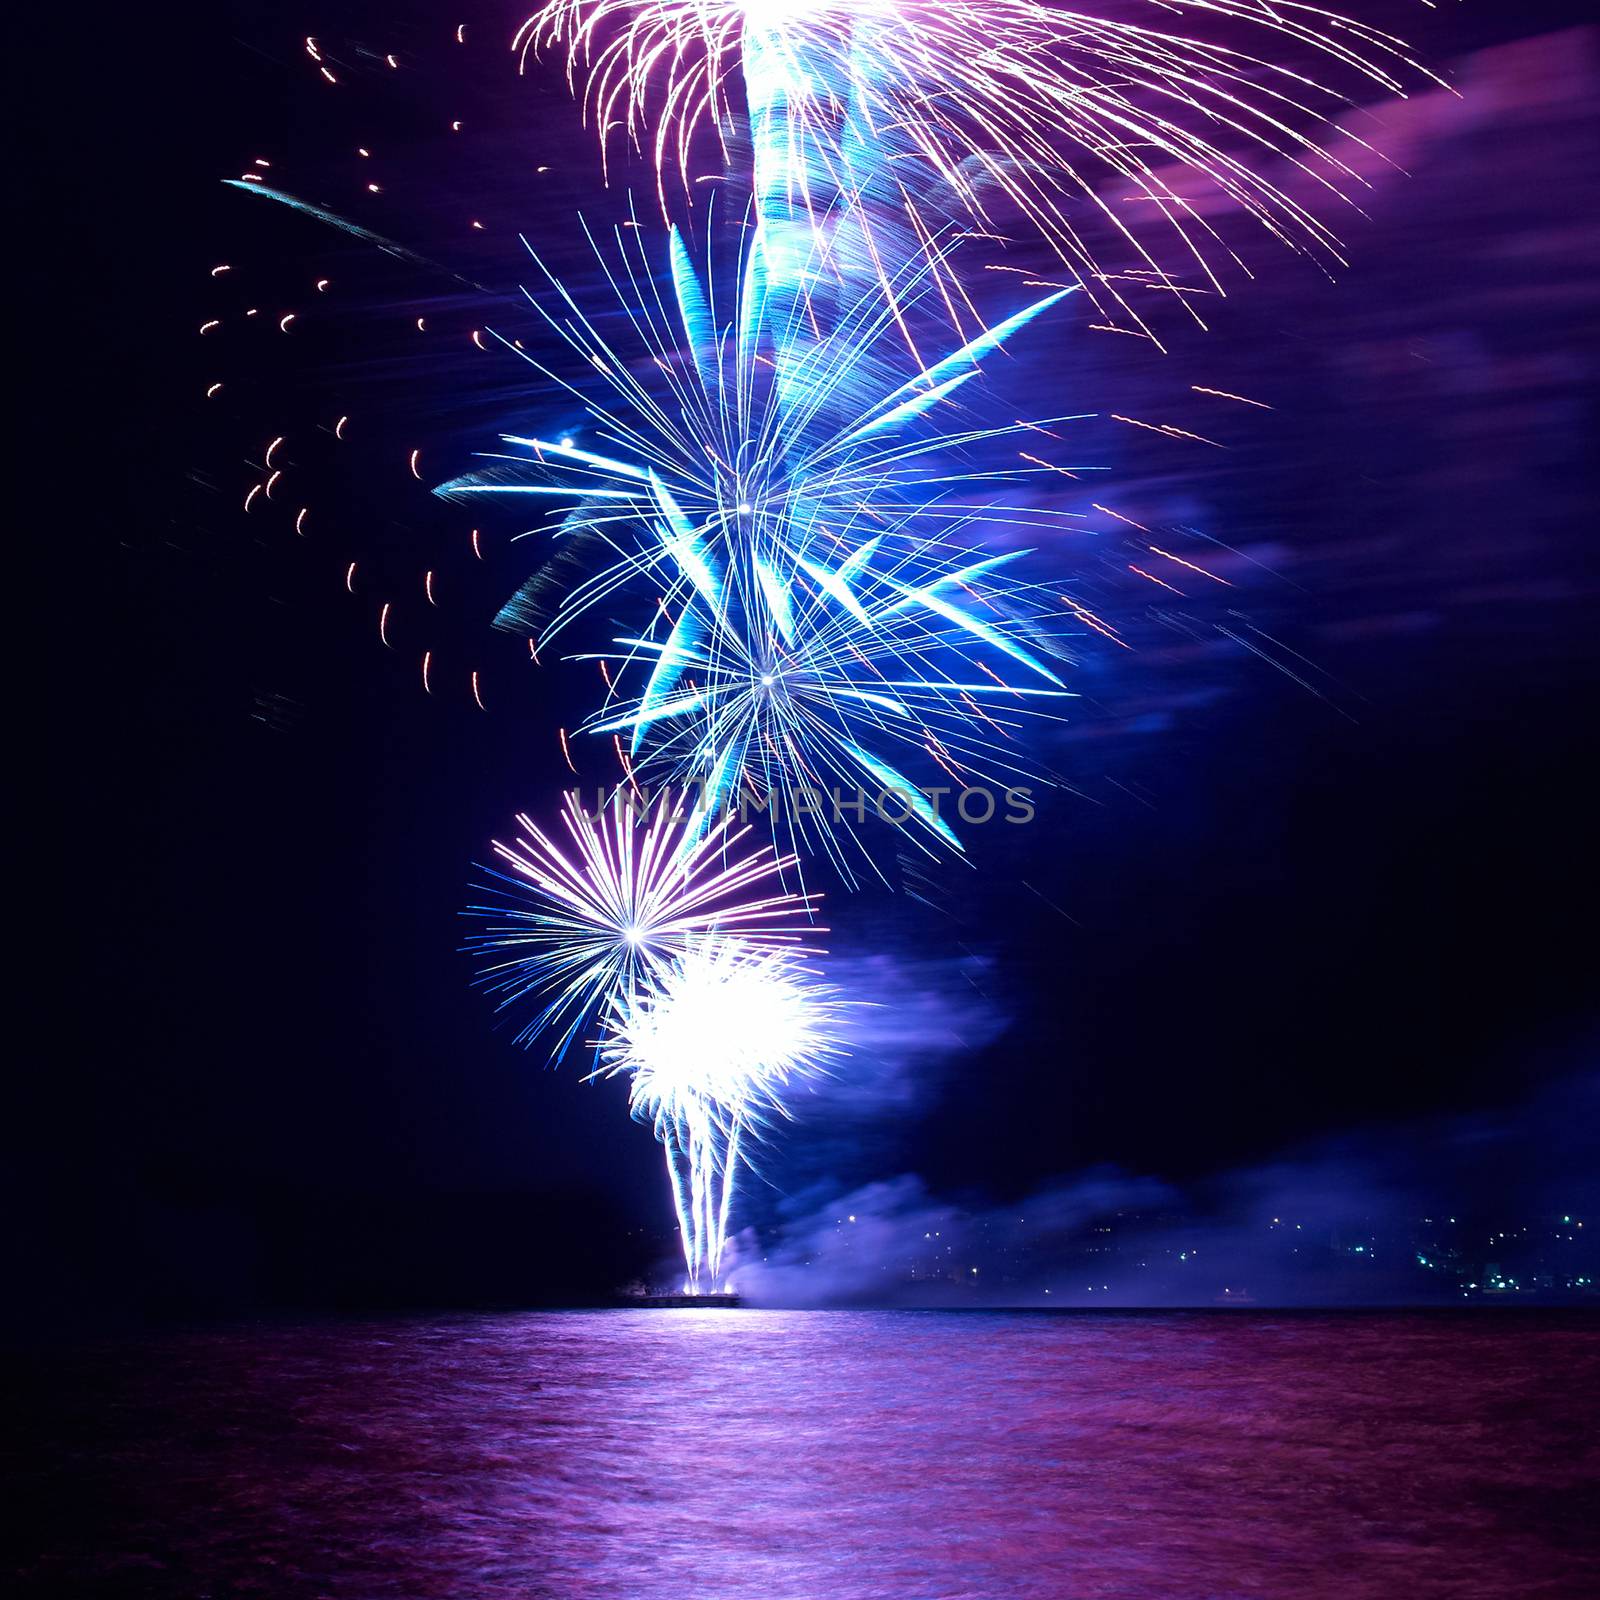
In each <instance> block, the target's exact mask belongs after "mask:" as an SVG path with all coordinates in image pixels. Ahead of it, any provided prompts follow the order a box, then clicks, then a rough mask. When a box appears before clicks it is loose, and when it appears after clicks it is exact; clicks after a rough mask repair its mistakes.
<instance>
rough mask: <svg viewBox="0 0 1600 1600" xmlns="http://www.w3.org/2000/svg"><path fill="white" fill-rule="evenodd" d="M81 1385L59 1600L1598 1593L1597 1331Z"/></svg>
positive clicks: (1274, 1322)
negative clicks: (116, 1599) (79, 1598)
mask: <svg viewBox="0 0 1600 1600" xmlns="http://www.w3.org/2000/svg"><path fill="white" fill-rule="evenodd" d="M49 1381H50V1383H51V1385H52V1388H55V1387H56V1386H58V1387H59V1392H56V1393H53V1394H52V1398H51V1404H52V1406H61V1405H64V1406H66V1407H67V1408H68V1413H69V1415H68V1417H67V1420H66V1421H65V1423H64V1424H63V1423H60V1422H58V1423H57V1424H56V1425H55V1427H54V1428H53V1430H52V1438H51V1440H50V1442H49V1444H48V1445H47V1446H46V1447H45V1466H46V1470H47V1474H49V1480H48V1481H49V1487H50V1489H51V1492H52V1497H53V1498H54V1499H55V1500H56V1501H58V1502H60V1503H61V1505H62V1510H61V1512H60V1514H59V1516H58V1517H52V1516H49V1515H46V1516H45V1518H44V1527H43V1532H44V1533H45V1535H46V1539H47V1546H48V1548H47V1553H46V1555H45V1556H44V1558H43V1560H42V1561H41V1562H40V1563H38V1564H37V1565H35V1566H33V1567H32V1568H31V1575H32V1576H33V1577H34V1578H36V1579H37V1580H38V1581H39V1582H40V1583H41V1584H42V1585H49V1586H53V1587H54V1592H57V1593H75V1594H80V1595H100V1594H106V1595H118V1596H121V1595H151V1596H179V1595H183V1596H199V1595H213V1596H219V1597H221V1596H236V1595H285V1596H300V1595H329V1596H338V1597H344V1596H351V1597H355V1596H359V1597H361V1600H378V1597H385V1600H387V1597H406V1600H435V1597H437V1600H476V1597H485V1600H489V1597H493V1600H500V1597H508V1600H509V1597H513V1596H515V1597H518V1600H531V1597H538V1596H575V1597H589V1596H595V1597H599V1596H607V1597H609V1596H619V1597H622V1596H626V1597H629V1600H653V1597H656V1596H668V1595H671V1596H675V1597H676V1596H704V1597H721V1596H730V1597H731V1596H760V1597H766V1600H791V1597H792V1600H821V1597H841V1600H854V1597H859V1600H875V1597H894V1600H902V1597H904V1600H912V1597H915V1600H924V1597H927V1600H932V1597H955V1596H963V1597H965V1596H972V1597H984V1600H988V1597H995V1596H1018V1597H1025V1600H1033V1597H1052V1600H1053V1597H1058V1596H1108V1597H1114V1600H1146V1597H1149V1600H1167V1597H1172V1600H1201V1597H1223V1596H1246V1595H1248V1596H1274V1597H1276V1596H1305V1595H1311V1596H1322V1595H1328V1596H1340V1597H1344V1596H1350V1597H1361V1600H1366V1597H1371V1600H1393V1597H1396V1596H1404V1597H1405V1600H1425V1597H1429V1596H1441V1597H1443V1596H1449V1597H1451V1600H1464V1597H1475V1596H1483V1597H1485V1600H1489V1597H1493V1600H1505V1597H1507V1596H1513V1595H1540V1596H1568V1595H1572V1596H1576V1595H1578V1594H1580V1593H1585V1592H1591V1593H1592V1592H1595V1591H1594V1589H1593V1588H1592V1587H1588V1586H1587V1585H1591V1584H1593V1582H1594V1580H1595V1575H1596V1568H1595V1567H1594V1566H1593V1565H1588V1566H1586V1565H1585V1563H1586V1562H1588V1561H1591V1559H1592V1553H1593V1552H1592V1546H1591V1547H1590V1548H1589V1549H1587V1550H1586V1547H1585V1540H1586V1539H1591V1540H1592V1532H1591V1531H1590V1523H1589V1518H1590V1517H1591V1516H1592V1514H1593V1512H1594V1510H1595V1502H1594V1499H1593V1495H1592V1487H1591V1488H1589V1489H1586V1488H1585V1480H1584V1469H1585V1465H1587V1468H1588V1472H1589V1483H1590V1485H1591V1486H1592V1484H1593V1481H1594V1467H1595V1465H1596V1460H1595V1456H1594V1453H1593V1452H1594V1445H1593V1442H1592V1441H1593V1438H1594V1435H1595V1430H1594V1422H1595V1416H1594V1401H1593V1399H1592V1396H1593V1395H1594V1394H1596V1393H1600V1328H1597V1327H1596V1325H1594V1324H1593V1323H1591V1322H1586V1321H1585V1320H1583V1319H1582V1318H1581V1317H1572V1316H1550V1317H1544V1318H1524V1317H1501V1316H1497V1315H1495V1314H1492V1313H1491V1314H1478V1315H1472V1314H1464V1315H1461V1316H1450V1315H1443V1316H1441V1315H1408V1314H1385V1315H1373V1316H1358V1317H1314V1316H1294V1317H1277V1316H1264V1315H1246V1314H1239V1313H1220V1314H1205V1313H1197V1314H1178V1315H1164V1316H1147V1317H1146V1316H1126V1317H1098V1316H1097V1317H1087V1316H1050V1315H1038V1314H1030V1313H1022V1314H1010V1313H945V1312H881V1313H877V1312H837V1313H803V1312H771V1311H726V1310H723V1311H715V1312H711V1311H658V1310H639V1311H610V1312H607V1311H597V1312H568V1313H540V1314H496V1315H477V1316H450V1317H431V1318H415V1319H401V1318H396V1319H391V1320H382V1321H365V1322H359V1323H340V1324H313V1325H303V1326H271V1327H264V1328H250V1329H244V1330H231V1331H228V1332H218V1333H209V1334H186V1335H183V1336H181V1337H174V1338H169V1339H165V1340H162V1341H159V1342H155V1343H146V1344H140V1345H132V1346H123V1347H119V1348H118V1349H115V1350H109V1349H108V1350H101V1351H98V1352H95V1353H94V1354H93V1355H92V1357H90V1358H85V1357H84V1356H83V1355H81V1354H80V1355H76V1356H69V1357H62V1358H60V1359H59V1362H58V1363H57V1365H56V1366H55V1368H54V1370H53V1372H52V1373H51V1375H50V1379H49ZM1586 1396H1587V1397H1589V1398H1585V1397H1586ZM1586 1452H1587V1463H1586V1462H1585V1454H1586ZM1586 1497H1587V1498H1586Z"/></svg>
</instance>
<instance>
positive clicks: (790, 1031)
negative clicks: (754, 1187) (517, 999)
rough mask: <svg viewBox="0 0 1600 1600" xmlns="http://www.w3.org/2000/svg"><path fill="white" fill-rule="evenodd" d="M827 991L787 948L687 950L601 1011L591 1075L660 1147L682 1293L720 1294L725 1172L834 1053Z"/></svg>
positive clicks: (726, 945)
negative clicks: (619, 1098) (613, 1085)
mask: <svg viewBox="0 0 1600 1600" xmlns="http://www.w3.org/2000/svg"><path fill="white" fill-rule="evenodd" d="M839 1022H840V1007H839V1005H838V1003H837V1002H836V1001H835V999H834V991H833V990H832V989H831V988H830V987H828V986H827V985H826V984H823V983H820V982H818V981H817V980H816V979H815V977H814V976H813V975H812V974H811V973H810V972H808V971H807V970H805V969H803V968H802V967H800V966H799V964H798V963H797V962H796V960H795V959H794V956H793V954H792V953H790V952H783V951H778V952H774V951H752V950H750V949H749V948H748V947H741V946H740V945H739V944H738V943H737V942H734V941H729V940H727V939H723V938H712V939H709V940H698V941H694V942H692V943H691V944H690V945H689V946H688V947H686V948H685V950H684V951H683V952H682V954H681V955H679V956H678V957H677V958H675V959H674V960H673V961H671V962H670V963H667V964H665V965H663V966H661V967H658V968H656V969H655V970H654V971H652V972H651V973H650V974H649V975H648V976H647V977H646V978H645V980H644V981H643V982H642V983H640V984H639V985H637V986H635V987H634V988H632V989H630V990H627V991H624V992H622V993H619V994H617V995H614V996H613V998H612V1000H611V1002H610V1005H609V1006H608V1008H607V1023H608V1030H609V1031H608V1037H607V1039H606V1041H605V1042H604V1043H603V1045H602V1046H601V1051H600V1064H599V1065H598V1066H597V1067H596V1069H595V1071H594V1072H593V1073H592V1074H591V1076H592V1077H599V1078H610V1077H617V1076H626V1077H627V1079H628V1100H629V1106H630V1108H631V1110H632V1112H633V1114H634V1116H635V1117H637V1118H639V1119H640V1120H641V1121H647V1122H649V1123H650V1124H651V1125H652V1127H653V1128H654V1130H655V1133H656V1137H657V1138H658V1139H659V1140H660V1141H661V1143H662V1147H663V1150H664V1153H665V1156H666V1164H667V1172H668V1175H669V1178H670V1180H671V1183H672V1193H673V1200H674V1205H675V1208H676V1211H677V1216H678V1225H679V1232H680V1235H681V1238H682V1242H683V1255H684V1265H685V1269H686V1272H687V1278H688V1281H687V1288H688V1291H689V1292H690V1293H702V1292H707V1293H717V1292H719V1291H720V1290H721V1289H722V1288H723V1286H724V1285H723V1262H724V1254H725V1250H726V1246H727V1236H728V1218H729V1215H730V1213H731V1209H732V1203H733V1195H734V1188H735V1182H736V1175H737V1172H738V1168H739V1166H740V1164H741V1163H744V1164H746V1165H748V1164H749V1159H750V1158H749V1144H750V1142H751V1140H752V1139H753V1138H756V1137H758V1136H759V1134H760V1132H761V1130H762V1129H763V1128H764V1127H765V1126H767V1125H769V1124H770V1123H771V1121H772V1120H773V1119H774V1118H786V1117H788V1116H789V1115H790V1113H789V1110H788V1107H787V1105H786V1102H785V1095H786V1094H787V1092H788V1091H789V1090H791V1089H792V1088H793V1087H795V1086H796V1085H798V1084H799V1083H801V1082H803V1081H805V1080H806V1079H808V1078H813V1077H815V1076H817V1075H818V1074H820V1073H823V1072H825V1071H826V1070H827V1068H828V1064H829V1063H830V1062H831V1061H832V1060H834V1059H836V1058H837V1057H838V1056H839V1055H840V1054H841V1053H842V1048H843V1047H842V1043H841V1037H840V1030H839Z"/></svg>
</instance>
